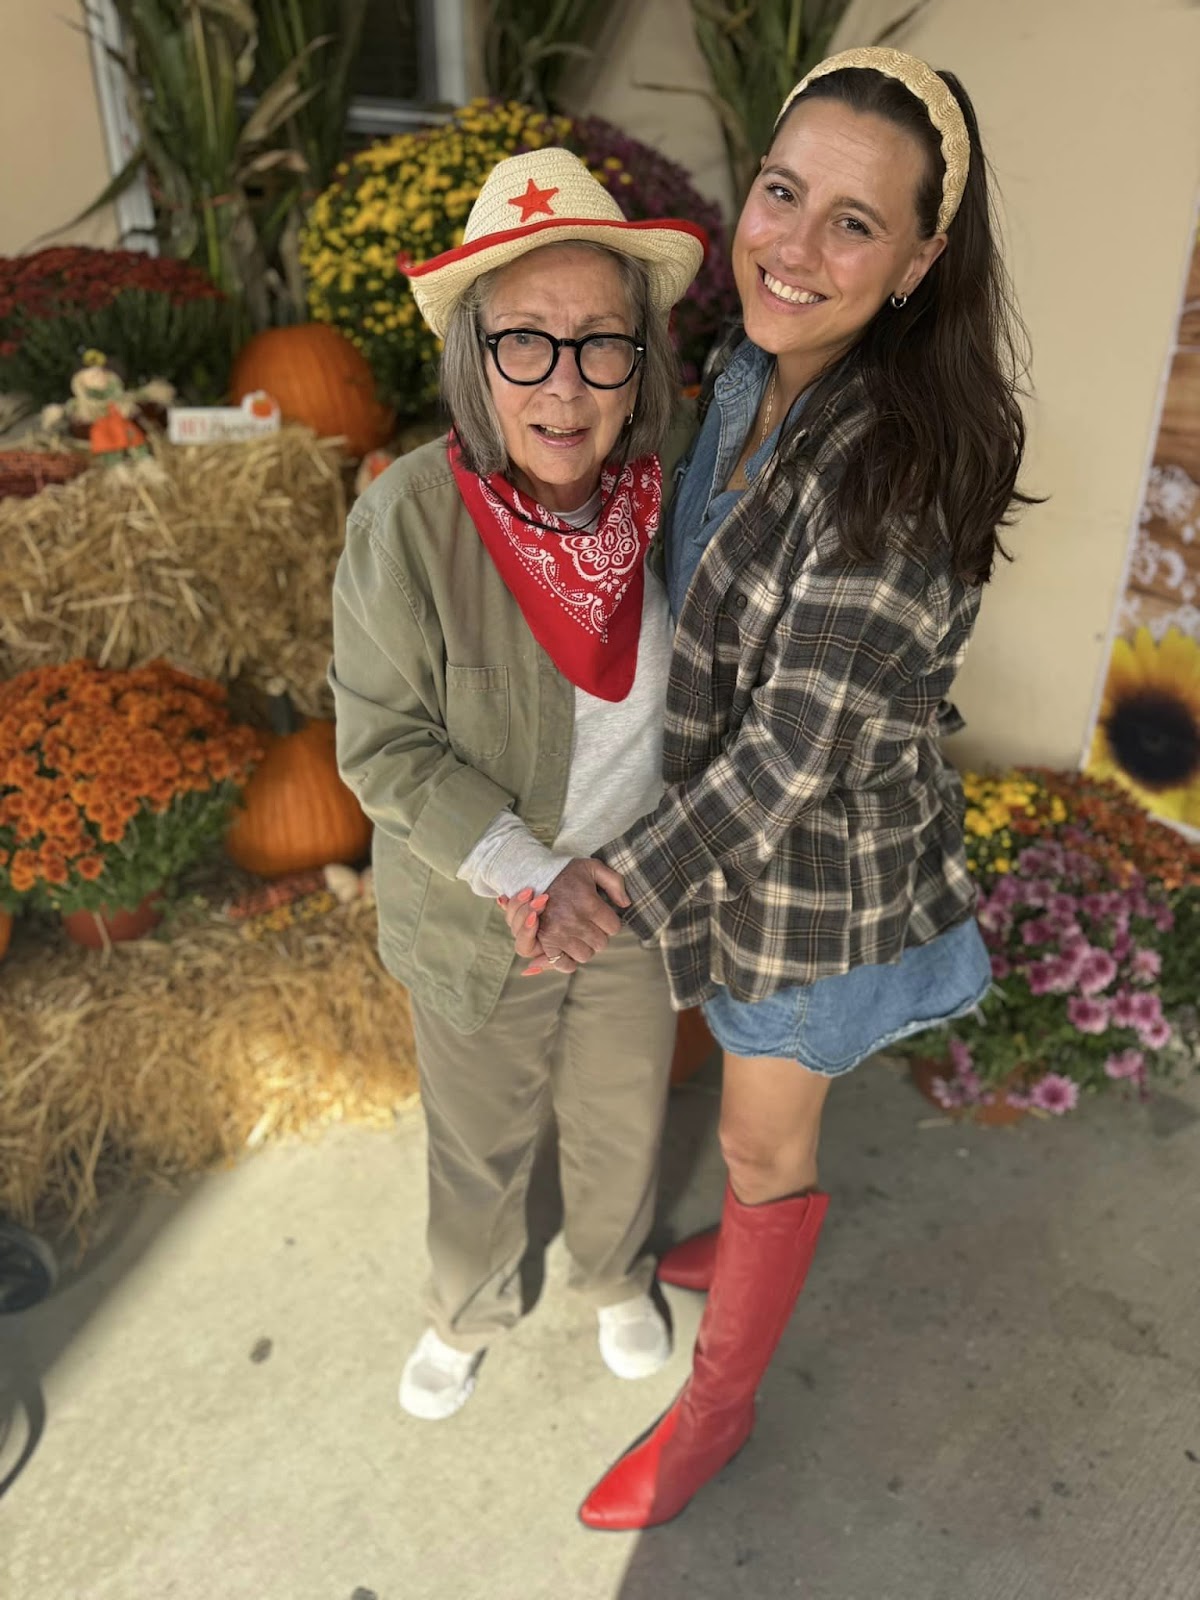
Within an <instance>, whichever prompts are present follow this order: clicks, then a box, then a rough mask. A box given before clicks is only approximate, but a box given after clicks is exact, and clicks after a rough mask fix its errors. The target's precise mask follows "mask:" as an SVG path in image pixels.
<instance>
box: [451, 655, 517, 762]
mask: <svg viewBox="0 0 1200 1600" xmlns="http://www.w3.org/2000/svg"><path fill="white" fill-rule="evenodd" d="M508 723H509V712H508V668H507V667H455V666H450V665H447V667H446V732H447V733H448V734H449V735H450V743H451V744H452V745H453V747H454V750H455V753H456V754H457V755H459V756H462V757H463V758H464V759H466V760H467V761H494V760H495V759H496V758H497V756H502V755H503V754H504V752H505V750H506V749H507V748H508Z"/></svg>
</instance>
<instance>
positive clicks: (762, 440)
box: [758, 361, 779, 450]
mask: <svg viewBox="0 0 1200 1600" xmlns="http://www.w3.org/2000/svg"><path fill="white" fill-rule="evenodd" d="M778 376H779V363H778V361H777V362H776V363H775V364H774V366H773V367H772V368H771V381H770V383H769V384H768V385H767V414H766V416H765V417H764V418H763V425H762V432H761V433H760V434H759V436H758V448H759V449H760V450H761V449H762V447H763V445H764V444H766V442H767V436H768V435H769V434H770V432H771V413H772V412H773V411H774V410H775V380H776V378H777V377H778Z"/></svg>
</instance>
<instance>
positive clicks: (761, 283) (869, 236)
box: [733, 100, 946, 394]
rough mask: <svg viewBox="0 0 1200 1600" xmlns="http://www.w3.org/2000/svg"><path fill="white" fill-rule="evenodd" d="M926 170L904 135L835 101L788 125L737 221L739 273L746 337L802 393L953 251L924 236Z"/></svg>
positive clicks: (803, 108) (801, 110)
mask: <svg viewBox="0 0 1200 1600" xmlns="http://www.w3.org/2000/svg"><path fill="white" fill-rule="evenodd" d="M925 162H926V157H925V152H924V151H923V150H922V148H921V145H920V143H919V142H918V140H917V139H916V138H915V137H914V136H913V135H912V134H910V133H908V132H907V131H905V129H903V128H900V127H898V126H897V125H896V124H895V123H893V122H891V121H889V120H887V119H886V118H884V117H879V116H875V115H873V114H871V113H865V112H859V111H853V110H851V109H850V107H849V106H846V105H842V104H841V103H839V102H838V101H836V100H813V101H810V102H809V103H808V104H805V103H804V102H803V101H801V103H800V104H799V105H798V106H797V107H796V109H795V110H794V111H793V112H792V113H791V114H790V115H789V116H788V117H787V119H786V121H785V122H784V124H783V127H782V128H781V129H780V131H779V133H778V135H777V137H776V139H775V142H774V144H773V145H772V146H771V149H770V151H769V153H768V154H767V157H766V159H765V160H764V162H763V165H762V170H761V171H760V172H759V175H758V177H757V178H756V179H755V181H754V186H753V188H752V189H751V191H750V195H749V197H748V199H747V201H746V204H745V207H744V208H743V210H742V215H741V218H740V219H739V221H738V227H737V234H736V236H735V238H734V241H733V269H734V276H735V278H736V280H737V286H738V293H739V294H740V295H741V299H742V315H743V320H744V323H745V328H746V332H747V334H748V335H749V337H750V338H751V339H753V341H754V343H755V344H757V345H758V346H759V347H760V348H761V349H763V350H766V351H768V352H769V353H770V354H772V355H775V356H777V357H778V358H779V374H780V379H781V381H782V382H783V384H784V386H785V388H786V389H788V390H789V391H790V392H791V393H792V394H796V393H798V392H799V391H800V390H801V389H802V388H804V387H805V386H806V385H807V384H809V383H811V381H812V380H813V378H815V377H816V376H817V375H818V374H819V373H820V372H822V371H824V369H825V368H826V367H827V366H829V365H830V363H831V362H833V361H835V360H836V359H837V358H838V357H839V356H840V355H842V354H843V353H844V352H845V351H846V350H848V349H849V348H850V346H851V345H852V344H854V342H855V340H856V339H857V338H858V337H859V335H860V334H861V333H862V331H863V329H864V328H865V327H866V326H867V324H868V323H869V322H870V320H871V318H872V317H873V316H875V314H876V312H877V311H878V310H879V308H880V307H881V306H882V305H883V303H884V301H885V300H886V299H887V298H888V296H889V295H892V294H896V295H905V294H911V293H912V292H913V290H914V289H915V288H916V287H917V285H918V284H919V283H920V281H921V279H922V278H923V277H924V276H925V274H926V272H928V270H929V268H930V267H931V266H932V265H933V263H934V262H935V261H936V260H937V258H938V256H939V255H940V254H941V253H942V250H943V249H944V248H945V244H946V239H945V235H944V234H935V235H934V236H933V237H932V238H929V239H922V238H921V237H920V232H919V224H918V219H917V192H918V189H919V187H920V185H921V182H922V180H923V179H924V177H925V172H926V167H925ZM895 314H896V315H897V316H901V315H903V312H896V313H895Z"/></svg>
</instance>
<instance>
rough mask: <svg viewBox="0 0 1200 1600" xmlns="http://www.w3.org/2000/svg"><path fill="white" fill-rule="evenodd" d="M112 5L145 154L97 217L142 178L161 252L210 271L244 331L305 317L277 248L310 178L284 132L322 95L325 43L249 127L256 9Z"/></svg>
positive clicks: (293, 66)
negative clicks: (319, 58) (319, 78)
mask: <svg viewBox="0 0 1200 1600" xmlns="http://www.w3.org/2000/svg"><path fill="white" fill-rule="evenodd" d="M114 4H115V7H116V10H117V14H118V16H119V18H120V21H121V29H122V36H123V45H122V48H121V49H120V50H119V51H114V52H112V54H113V56H114V58H115V59H116V60H117V61H118V63H119V64H120V66H121V67H122V69H123V71H124V72H125V75H126V79H127V83H128V89H129V103H130V108H131V110H132V113H133V116H134V119H135V121H136V124H137V129H138V134H139V139H140V142H139V145H138V148H137V149H136V150H135V151H134V153H133V155H132V156H131V158H130V160H129V161H128V162H127V164H126V165H125V167H124V168H123V169H122V171H121V172H120V173H118V174H117V176H116V177H115V178H114V179H113V181H112V183H110V184H109V186H108V187H107V188H106V190H105V191H104V193H103V194H102V195H101V196H100V197H99V198H98V199H97V200H96V201H95V202H94V203H93V205H92V206H91V207H90V208H89V212H90V211H94V210H97V209H99V208H100V207H101V206H102V205H105V204H107V203H108V202H109V201H110V200H112V199H113V198H115V196H116V195H117V194H118V193H120V192H121V190H122V189H123V188H125V187H126V186H127V185H128V184H129V183H131V182H132V181H133V180H134V179H135V178H136V176H137V175H138V173H139V172H141V171H143V170H144V171H145V172H146V176H147V179H148V182H149V186H150V192H151V196H152V198H153V201H154V208H155V215H156V222H157V229H156V231H157V236H158V242H159V247H160V248H161V249H162V251H163V252H164V254H167V255H172V256H177V257H179V258H181V259H182V260H185V261H191V262H194V263H196V264H197V265H199V266H202V267H203V268H204V269H205V270H206V271H207V273H208V274H209V276H210V277H211V278H212V280H213V282H214V283H215V284H216V285H217V286H218V288H220V289H222V290H224V292H225V293H226V294H227V295H228V296H229V297H230V299H231V300H232V301H233V302H234V304H235V305H236V306H238V307H239V308H240V310H241V314H242V321H243V325H244V328H245V327H248V328H253V329H257V328H262V327H266V326H268V325H270V324H271V323H273V322H279V321H290V320H293V319H294V318H295V317H296V316H298V315H302V314H303V298H302V293H301V286H300V283H299V278H298V274H297V276H296V277H295V280H294V281H293V282H290V283H289V282H287V281H286V280H285V274H284V273H282V272H281V271H280V268H279V263H278V260H277V259H276V248H275V247H276V246H277V245H278V242H279V239H280V237H281V236H282V234H283V232H284V230H285V228H286V227H287V226H288V224H289V220H290V219H291V218H292V215H293V213H295V211H296V209H297V207H298V205H299V201H300V194H301V183H302V180H303V178H304V176H305V174H306V173H307V170H308V168H307V163H306V161H305V158H304V156H303V154H302V153H301V151H300V150H299V149H296V148H293V147H292V146H291V145H290V144H289V143H287V142H286V137H285V130H286V126H287V124H288V123H289V121H291V120H292V119H294V118H296V117H297V116H298V115H299V114H300V113H301V112H302V111H303V109H304V107H305V106H306V105H308V103H309V102H310V101H311V100H312V98H313V97H314V95H315V94H316V92H317V90H316V88H315V87H314V86H313V84H312V83H310V82H306V80H305V74H306V70H307V65H308V62H309V61H310V59H311V58H312V56H313V55H314V54H315V53H316V51H317V50H319V49H320V48H321V45H322V41H321V40H316V39H314V40H311V41H310V42H308V43H307V44H306V45H305V46H304V48H303V49H302V50H301V51H300V52H299V53H298V54H297V55H296V56H294V57H293V58H292V59H291V60H290V61H289V62H288V63H287V65H286V66H285V67H284V68H283V70H282V71H280V72H279V73H278V74H277V75H276V76H275V77H274V78H273V79H272V80H271V82H270V83H268V84H267V85H266V87H265V88H263V90H262V91H261V93H260V94H259V96H258V99H257V102H256V103H255V105H254V108H253V110H252V111H251V112H250V113H249V115H248V116H247V115H243V113H242V111H241V109H240V107H239V104H238V97H239V95H240V94H241V93H242V91H244V90H245V89H246V88H247V86H248V85H249V84H250V81H251V77H252V75H253V73H254V66H255V58H256V50H257V46H258V20H257V17H256V14H255V11H254V8H253V7H252V6H251V5H250V4H249V3H248V0H114ZM87 214H88V213H85V215H87ZM288 276H290V275H288Z"/></svg>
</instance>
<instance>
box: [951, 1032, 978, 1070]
mask: <svg viewBox="0 0 1200 1600" xmlns="http://www.w3.org/2000/svg"><path fill="white" fill-rule="evenodd" d="M949 1055H950V1060H951V1062H952V1063H953V1066H954V1070H955V1072H956V1073H962V1072H969V1071H970V1070H971V1068H972V1067H973V1066H974V1065H975V1057H974V1056H973V1055H972V1054H971V1046H970V1045H969V1044H967V1043H966V1041H965V1040H963V1039H951V1041H950V1049H949Z"/></svg>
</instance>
